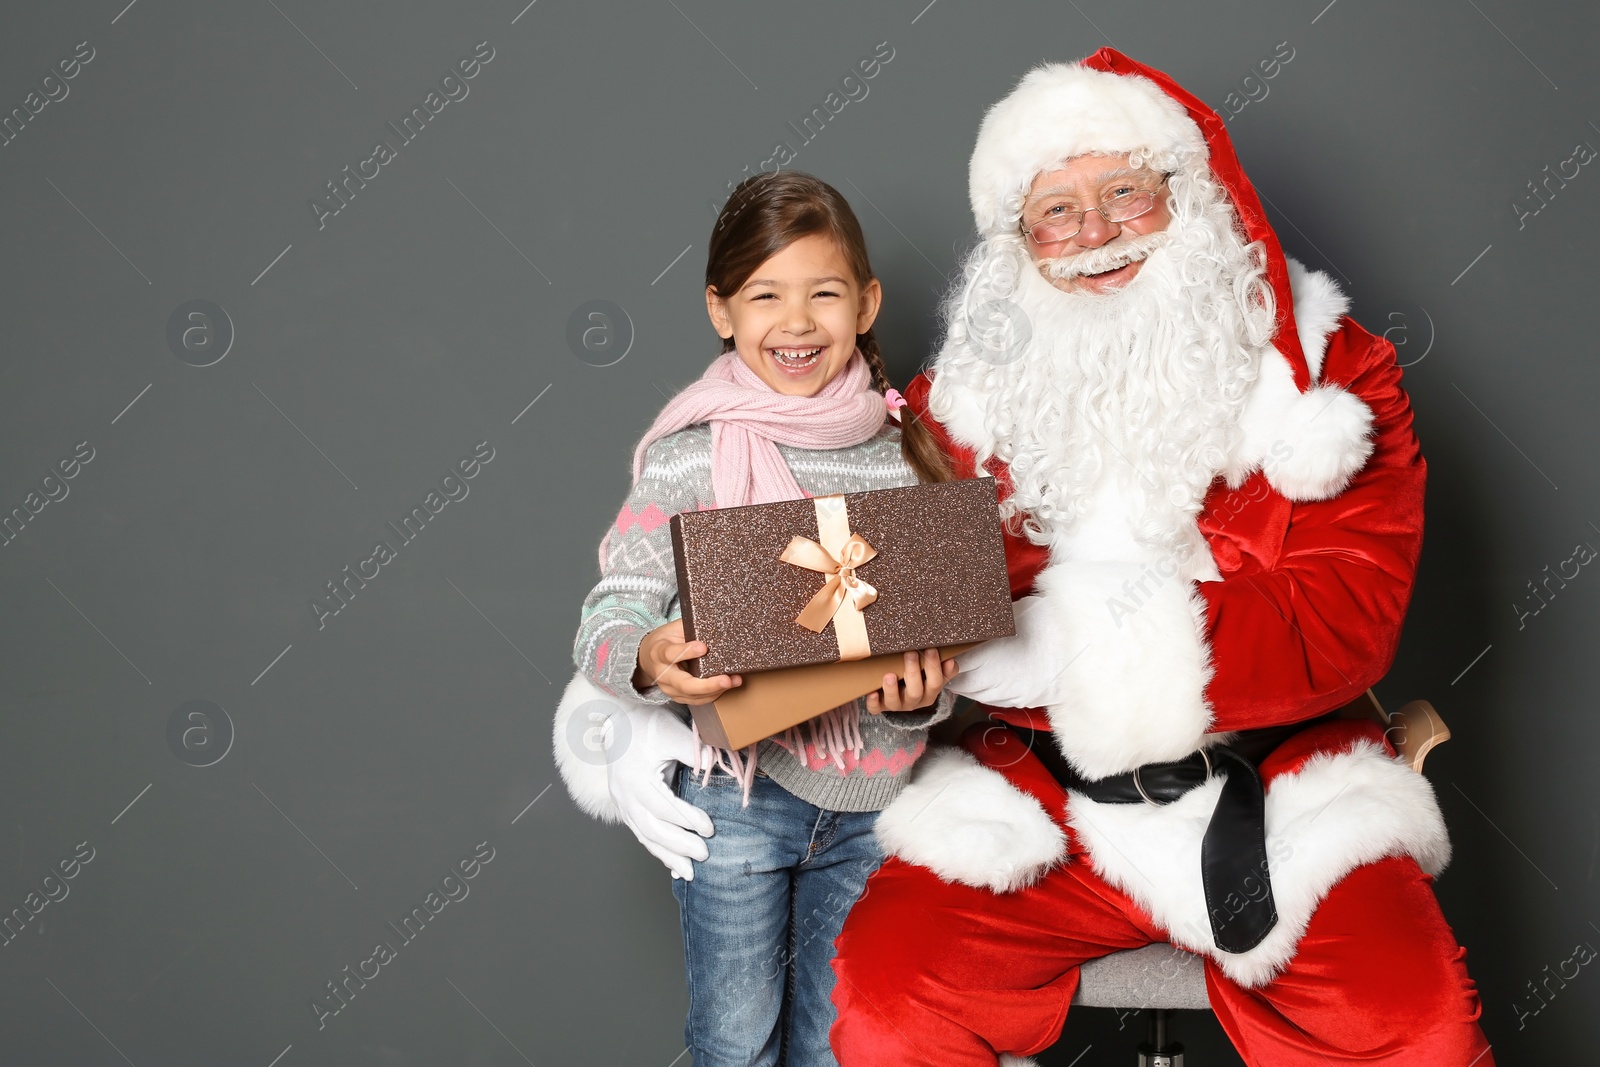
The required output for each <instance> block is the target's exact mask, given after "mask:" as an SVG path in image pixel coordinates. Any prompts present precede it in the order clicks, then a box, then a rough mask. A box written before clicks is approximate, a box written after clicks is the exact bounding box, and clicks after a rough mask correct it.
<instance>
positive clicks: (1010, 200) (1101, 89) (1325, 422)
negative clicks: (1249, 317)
mask: <svg viewBox="0 0 1600 1067" xmlns="http://www.w3.org/2000/svg"><path fill="white" fill-rule="evenodd" d="M1140 149H1142V150H1145V151H1154V152H1160V153H1168V152H1177V153H1179V154H1180V155H1188V156H1191V157H1194V158H1196V159H1197V160H1199V161H1201V162H1204V163H1205V165H1206V166H1207V167H1208V168H1209V169H1210V171H1211V173H1212V175H1213V176H1214V177H1215V178H1216V179H1217V181H1218V182H1219V183H1220V184H1221V185H1222V187H1223V189H1224V190H1225V192H1226V193H1227V196H1228V199H1229V201H1230V202H1231V203H1232V205H1233V208H1234V211H1235V212H1236V213H1237V215H1238V218H1239V223H1240V225H1241V227H1242V229H1243V231H1244V238H1245V240H1246V241H1250V242H1254V241H1259V242H1261V243H1262V245H1263V246H1265V248H1266V253H1267V256H1266V266H1267V283H1268V285H1270V286H1271V288H1272V292H1273V296H1274V303H1275V306H1276V330H1275V333H1274V335H1273V345H1274V347H1275V348H1276V349H1277V351H1278V352H1279V354H1280V355H1281V356H1282V357H1283V358H1282V360H1281V361H1274V360H1267V361H1265V363H1264V364H1263V366H1262V368H1261V375H1260V377H1259V378H1258V380H1257V382H1256V384H1255V386H1254V388H1253V391H1252V394H1251V398H1250V402H1249V404H1248V405H1247V407H1246V410H1245V413H1244V415H1243V417H1242V419H1241V425H1242V426H1243V429H1244V441H1243V443H1242V444H1241V446H1240V449H1239V450H1238V453H1237V454H1236V455H1235V456H1233V457H1231V462H1230V465H1229V469H1228V470H1227V471H1226V474H1227V477H1228V480H1229V482H1230V483H1232V484H1233V485H1235V486H1237V485H1238V484H1240V483H1242V482H1243V480H1244V478H1245V477H1246V476H1247V475H1248V474H1249V473H1250V472H1251V471H1253V470H1254V469H1256V468H1257V467H1263V468H1264V471H1265V473H1266V476H1267V479H1268V481H1269V482H1271V483H1272V485H1273V486H1274V488H1276V489H1278V491H1279V492H1281V493H1283V494H1284V495H1285V496H1287V497H1289V498H1290V499H1292V500H1320V499H1325V498H1327V497H1331V496H1334V495H1337V494H1338V493H1339V492H1340V491H1342V490H1343V489H1344V487H1345V485H1346V484H1347V483H1348V482H1349V480H1350V478H1351V477H1352V476H1353V475H1354V474H1355V472H1356V471H1358V470H1360V469H1361V466H1362V464H1364V463H1365V462H1366V459H1367V456H1368V455H1370V454H1371V451H1372V444H1371V441H1370V433H1371V425H1372V413H1371V411H1370V410H1368V408H1367V407H1366V405H1365V404H1363V403H1362V402H1361V401H1360V400H1359V399H1357V398H1356V397H1354V396H1352V395H1350V394H1349V393H1347V392H1345V391H1344V390H1342V389H1340V388H1338V387H1337V386H1330V385H1326V384H1319V383H1318V382H1317V378H1318V376H1319V372H1320V370H1321V363H1322V357H1323V355H1324V351H1325V346H1326V343H1327V338H1328V336H1329V334H1330V333H1331V332H1332V330H1334V329H1335V328H1337V326H1338V324H1339V321H1340V319H1341V318H1342V317H1343V314H1344V312H1345V310H1346V308H1347V307H1348V301H1347V300H1346V299H1345V297H1344V296H1343V294H1342V293H1340V292H1339V290H1338V288H1337V287H1336V286H1335V285H1334V284H1333V282H1332V281H1331V279H1328V278H1327V277H1326V276H1325V275H1321V274H1316V273H1312V272H1308V271H1305V270H1304V269H1303V268H1300V267H1299V264H1294V265H1293V268H1291V264H1290V262H1289V261H1288V260H1287V259H1286V257H1285V256H1284V252H1283V247H1282V245H1280V244H1279V242H1278V235H1277V234H1276V233H1275V232H1274V231H1273V229H1272V227H1271V226H1270V225H1269V224H1268V222H1267V218H1266V213H1265V212H1264V211H1263V210H1262V207H1261V200H1260V198H1259V197H1258V196H1257V195H1256V191H1255V189H1254V187H1252V186H1251V184H1250V182H1249V179H1247V178H1246V177H1245V175H1244V170H1243V168H1242V167H1240V165H1239V158H1238V156H1237V155H1236V154H1235V153H1234V150H1233V142H1232V141H1231V140H1230V139H1229V137H1228V131H1227V128H1226V127H1225V126H1224V124H1223V121H1222V119H1221V117H1220V116H1218V115H1217V113H1216V112H1215V111H1213V110H1212V109H1211V108H1210V107H1208V106H1207V105H1206V104H1205V103H1204V102H1202V101H1201V100H1200V99H1199V98H1198V97H1195V96H1194V95H1192V94H1191V93H1189V92H1188V91H1187V90H1185V89H1184V88H1183V87H1182V86H1180V85H1178V84H1177V83H1176V82H1174V81H1173V80H1172V79H1171V78H1169V77H1168V76H1167V75H1165V74H1163V73H1162V72H1161V71H1158V70H1155V69H1154V68H1151V67H1147V66H1145V65H1144V64H1142V63H1138V62H1135V61H1134V60H1131V59H1129V58H1128V57H1127V56H1125V55H1123V54H1122V53H1121V52H1118V51H1117V50H1115V49H1113V48H1102V49H1100V50H1099V51H1098V52H1096V53H1095V54H1094V55H1092V56H1090V57H1089V58H1087V59H1085V60H1083V61H1081V62H1078V63H1048V64H1044V65H1042V66H1039V67H1035V68H1034V69H1033V70H1031V71H1029V72H1028V73H1027V74H1026V75H1025V76H1024V77H1023V78H1022V80H1021V82H1019V83H1018V85H1017V87H1016V88H1015V89H1014V90H1012V92H1011V93H1010V94H1009V95H1007V96H1006V97H1005V98H1004V99H1002V100H1001V101H999V102H998V103H996V104H995V105H994V106H993V107H991V108H990V109H989V111H988V112H987V114H985V115H984V119H983V124H982V126H981V127H980V128H979V131H978V141H977V145H976V146H975V147H974V149H973V152H972V161H971V164H970V166H969V168H968V192H969V195H970V198H971V201H972V212H973V217H974V219H975V221H976V222H977V225H978V229H979V231H980V232H981V233H982V234H983V235H984V236H985V237H1000V236H1003V235H1010V234H1016V232H1017V230H1016V226H1017V219H1018V216H1019V214H1020V211H1021V204H1022V197H1023V195H1024V194H1025V193H1026V191H1027V188H1028V186H1029V185H1030V184H1031V183H1032V181H1033V178H1034V177H1035V176H1036V175H1037V174H1039V173H1040V172H1042V171H1045V170H1049V169H1051V168H1053V167H1054V166H1056V165H1058V164H1060V163H1061V162H1062V161H1063V160H1066V159H1070V158H1072V157H1074V156H1079V155H1085V154H1097V155H1115V154H1121V153H1126V152H1132V151H1135V150H1140ZM1291 273H1293V275H1294V278H1293V282H1294V284H1291ZM1297 297H1298V298H1299V301H1300V302H1299V307H1298V308H1297V306H1296V298H1297ZM1297 310H1298V311H1299V312H1300V318H1301V319H1302V320H1304V321H1301V322H1300V323H1298V324H1297V322H1296V311H1297Z"/></svg>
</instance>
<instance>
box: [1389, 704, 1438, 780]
mask: <svg viewBox="0 0 1600 1067" xmlns="http://www.w3.org/2000/svg"><path fill="white" fill-rule="evenodd" d="M1384 732H1385V734H1386V735H1387V736H1388V738H1389V743H1390V744H1391V745H1393V746H1394V750H1395V752H1397V753H1399V755H1400V758H1401V759H1403V760H1405V761H1406V763H1408V764H1410V766H1411V769H1412V770H1414V771H1416V772H1417V773H1418V774H1421V773H1422V761H1423V760H1424V759H1426V758H1427V755H1428V753H1429V752H1431V751H1433V748H1434V746H1435V745H1441V744H1443V743H1444V742H1446V741H1448V740H1450V727H1448V726H1446V725H1445V724H1444V719H1442V718H1440V717H1439V713H1438V712H1437V711H1435V710H1434V708H1433V705H1432V704H1430V703H1428V702H1427V701H1426V700H1413V701H1412V702H1411V703H1409V704H1407V705H1406V706H1405V707H1403V708H1401V709H1400V710H1399V711H1397V712H1395V713H1394V714H1393V715H1391V716H1389V726H1388V729H1387V730H1385V731H1384Z"/></svg>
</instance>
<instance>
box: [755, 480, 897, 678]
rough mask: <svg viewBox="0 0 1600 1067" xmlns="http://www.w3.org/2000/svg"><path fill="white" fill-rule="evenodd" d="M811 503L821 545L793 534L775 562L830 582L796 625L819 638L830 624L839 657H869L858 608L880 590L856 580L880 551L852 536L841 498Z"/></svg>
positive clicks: (816, 499) (796, 618)
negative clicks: (820, 574) (859, 572)
mask: <svg viewBox="0 0 1600 1067" xmlns="http://www.w3.org/2000/svg"><path fill="white" fill-rule="evenodd" d="M812 503H813V505H814V506H815V507H816V511H817V535H818V537H820V538H821V540H822V543H821V544H820V545H819V544H818V543H817V542H816V541H813V540H811V539H810V538H807V537H801V536H799V535H798V534H796V535H795V536H794V537H792V538H790V539H789V544H788V547H786V548H785V549H784V550H783V552H782V553H781V554H780V555H779V556H778V558H779V559H780V560H782V561H783V562H785V563H792V564H794V565H795V566H797V567H804V568H805V569H806V570H810V571H818V572H820V573H822V574H826V575H827V576H828V580H827V581H826V582H824V583H823V586H822V588H821V589H820V590H818V591H817V593H816V595H815V596H813V597H812V598H811V600H810V601H809V602H808V603H807V604H806V606H805V607H804V608H802V609H801V611H800V614H799V615H796V616H795V620H794V621H795V622H798V623H799V624H800V625H801V626H804V627H805V628H806V629H808V630H810V631H811V632H812V633H821V632H822V631H823V630H824V629H825V628H826V627H827V625H828V623H829V622H830V621H831V622H832V623H833V635H834V637H835V638H837V639H838V641H839V658H840V659H841V660H852V659H866V658H867V657H868V656H870V655H872V643H871V642H870V641H868V640H867V624H866V621H865V620H864V619H863V618H862V616H861V609H862V608H865V607H867V606H868V605H869V604H872V603H873V602H874V601H876V600H877V599H878V590H877V589H875V588H873V586H872V584H871V583H870V582H867V581H865V580H863V579H862V578H861V577H860V576H859V575H857V574H856V568H857V567H859V566H861V565H862V564H863V563H865V562H867V561H868V560H870V559H872V558H873V557H874V556H876V555H877V554H878V550H877V549H875V548H873V547H872V546H871V545H870V544H868V543H867V541H866V538H864V537H862V536H861V535H860V534H855V533H851V532H850V518H849V515H848V514H846V512H845V506H844V497H843V496H842V495H839V494H834V495H832V496H819V497H814V498H813V499H812Z"/></svg>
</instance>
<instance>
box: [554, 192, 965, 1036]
mask: <svg viewBox="0 0 1600 1067" xmlns="http://www.w3.org/2000/svg"><path fill="white" fill-rule="evenodd" d="M881 292H882V290H881V286H880V285H879V283H878V281H877V279H876V278H874V277H873V275H872V268H871V265H870V264H869V262H868V259H867V249H866V242H865V239H864V238H863V237H862V234H861V226H860V224H859V222H857V220H856V217H855V214H854V212H852V211H851V210H850V206H849V204H847V203H846V202H845V200H844V198H843V197H841V196H840V195H839V193H838V192H837V191H836V190H835V189H834V188H833V187H832V186H830V185H828V184H826V183H825V182H822V181H819V180H818V179H816V178H813V177H811V176H810V175H806V174H799V173H795V172H780V173H776V174H761V175H757V176H755V177H752V178H750V179H748V180H746V181H745V182H743V183H742V184H741V185H740V186H739V187H738V188H737V189H735V190H734V193H733V195H732V196H731V197H730V198H729V200H728V203H727V204H726V205H725V206H724V207H723V209H722V212H721V214H720V216H719V217H718V219H717V222H716V225H715V227H714V229H713V231H712V236H711V242H710V250H709V254H708V257H707V262H706V309H707V311H708V313H709V314H710V316H711V322H712V325H713V326H714V327H715V328H716V331H717V333H718V335H720V336H721V338H722V355H721V356H719V357H718V358H717V359H716V360H715V361H713V362H712V364H711V366H710V367H709V368H708V369H707V370H706V372H705V375H704V376H703V377H702V378H701V379H699V380H698V381H696V382H694V383H692V384H690V385H689V386H688V387H687V388H686V389H684V390H683V391H682V392H680V393H679V394H678V395H677V396H676V397H675V398H674V399H673V400H672V402H671V403H669V404H668V405H667V407H666V409H665V410H664V411H663V412H662V413H661V414H660V416H658V417H657V418H656V420H655V423H654V424H653V425H652V426H651V427H650V430H649V432H647V433H646V434H645V437H644V439H643V440H642V441H641V442H640V443H639V446H638V449H637V450H636V452H635V453H634V459H633V478H634V487H633V492H632V493H631V494H630V495H629V497H628V500H627V503H626V504H624V505H623V507H622V510H621V511H620V512H619V513H618V516H617V520H616V522H615V523H614V524H613V526H612V528H611V529H610V530H608V531H607V533H606V536H605V539H604V540H603V542H602V543H601V546H600V569H601V572H602V575H603V577H602V578H601V581H600V583H599V584H598V585H596V586H595V587H594V591H593V592H591V593H590V594H589V596H588V598H587V599H586V600H585V601H584V604H583V623H582V627H581V628H580V630H579V632H578V636H577V640H576V642H575V645H574V649H573V658H574V660H575V662H576V663H577V665H578V668H579V670H580V671H581V672H582V674H583V675H585V676H587V678H588V679H589V680H590V681H592V682H593V683H594V685H596V686H598V687H599V688H600V689H601V690H603V691H604V692H605V693H606V694H607V695H609V696H611V697H613V698H616V699H617V702H618V703H619V704H620V705H622V706H623V707H624V708H625V709H626V715H627V719H628V723H629V725H628V727H627V731H628V732H627V741H628V743H627V745H626V746H623V745H621V744H619V743H617V741H616V738H615V737H613V745H614V747H615V748H618V749H622V748H625V749H626V751H623V752H621V753H618V754H617V755H615V756H609V755H608V756H607V757H606V758H607V760H608V766H607V772H608V775H609V779H608V787H609V790H610V793H611V796H612V798H614V800H615V802H616V811H617V813H618V816H619V817H620V818H621V819H622V820H623V821H624V822H627V823H628V825H629V826H630V828H632V829H633V830H634V833H635V834H636V835H638V836H639V838H640V840H641V841H642V842H643V843H644V844H645V845H646V847H647V848H649V849H650V851H651V852H652V853H653V854H655V855H656V856H657V857H658V858H661V859H662V860H663V861H664V862H666V863H667V865H668V866H669V867H670V868H672V870H673V879H674V880H673V892H674V894H675V896H676V897H677V900H678V905H679V913H680V916H681V919H682V926H683V943H684V963H685V969H686V971H687V975H688V985H689V1014H688V1019H687V1021H686V1023H685V1025H684V1041H685V1043H686V1044H687V1045H688V1046H689V1048H690V1050H691V1051H692V1053H693V1056H694V1063H695V1067H723V1065H732V1064H738V1065H741V1067H744V1065H757V1064H759V1065H771V1064H777V1063H786V1064H789V1065H791V1067H818V1065H823V1064H830V1065H831V1064H835V1060H834V1057H833V1054H832V1052H831V1051H830V1049H829V1045H828V1029H829V1027H830V1026H831V1025H832V1023H833V1019H834V1009H833V1005H832V1002H831V1000H830V997H831V994H832V991H833V984H834V973H833V969H832V967H831V966H830V963H831V961H832V959H833V943H834V939H835V938H836V937H837V936H838V933H839V930H840V928H841V927H842V926H843V924H844V917H845V913H846V912H847V911H848V910H849V909H850V906H851V905H852V904H853V903H854V902H855V900H856V898H857V897H859V896H860V895H861V891H862V886H863V885H864V883H865V882H866V879H867V876H868V875H870V874H871V873H872V872H873V871H874V870H876V869H877V867H878V866H879V864H880V863H881V862H882V860H883V855H882V853H881V851H880V850H879V847H878V845H877V842H876V840H875V839H874V837H873V823H874V821H875V819H876V815H877V812H878V811H879V810H881V809H882V808H883V807H885V806H886V805H887V804H888V803H889V802H890V801H891V800H892V799H894V797H895V796H896V795H898V793H899V792H900V790H901V789H902V788H903V787H904V786H905V784H906V780H907V776H908V774H909V772H910V769H911V765H912V763H913V762H915V760H916V759H917V757H918V756H920V755H921V754H922V752H923V749H924V748H925V746H926V743H927V734H928V727H929V726H931V725H932V724H934V723H936V722H939V721H940V720H942V719H944V718H946V717H947V716H948V715H949V714H950V705H951V703H952V702H953V694H951V693H949V692H946V691H945V690H944V685H945V681H946V680H947V679H948V678H950V677H953V676H954V674H955V672H956V665H955V661H954V660H945V661H944V662H942V663H941V662H940V660H939V655H938V650H937V649H925V650H923V651H922V652H921V653H917V652H907V653H906V655H905V667H906V669H905V671H904V673H905V677H906V680H905V683H904V684H903V686H902V684H901V682H900V681H899V679H898V678H897V677H896V676H895V675H893V674H886V675H885V676H884V678H883V683H884V684H883V688H882V690H881V691H877V692H873V693H871V694H869V695H868V696H866V697H865V698H862V699H859V700H855V701H852V702H851V703H849V704H845V705H842V706H841V707H839V708H835V709H834V710H833V711H831V712H828V713H827V714H826V715H824V716H821V717H820V718H818V719H814V720H812V721H811V722H810V723H808V724H804V725H803V726H802V727H799V728H796V729H792V730H790V731H788V732H787V734H785V735H784V736H782V737H777V738H771V739H768V740H766V741H762V742H760V743H759V744H757V745H752V746H750V747H749V748H747V749H745V750H743V751H742V752H729V751H726V750H720V751H719V750H713V749H711V748H709V747H708V746H705V745H703V744H702V743H701V742H700V739H699V735H698V733H695V732H694V731H693V730H692V728H691V727H690V726H689V725H687V724H686V721H685V720H686V718H687V709H686V708H684V707H682V705H685V704H704V703H709V702H710V701H712V700H714V699H716V697H717V696H718V695H720V694H721V693H722V692H724V691H725V690H726V689H728V688H730V687H732V686H735V685H739V684H740V683H741V681H742V679H740V678H739V677H738V676H737V675H718V676H716V677H712V678H704V679H701V678H695V677H694V676H692V675H690V674H689V673H688V672H687V671H685V670H684V669H683V668H682V667H680V666H678V664H679V663H680V662H681V661H683V660H685V659H690V658H693V657H695V656H699V655H703V654H704V653H705V652H706V645H705V644H704V643H703V642H699V641H694V642H686V641H685V640H684V633H683V620H682V616H681V608H680V606H679V604H678V596H677V585H676V580H675V575H674V570H673V557H672V545H671V539H670V535H669V526H668V521H667V520H668V519H669V518H670V517H671V516H672V515H673V514H675V513H677V512H680V511H690V510H695V509H706V508H713V507H733V506H737V505H741V504H757V503H767V502H770V501H775V500H794V499H799V498H801V497H812V496H822V495H825V494H831V493H850V492H861V491H865V490H871V489H888V488H891V487H895V486H903V485H912V484H915V483H916V482H918V481H919V480H930V481H931V480H938V479H939V478H940V477H941V474H940V473H939V467H938V466H936V465H934V464H935V463H936V461H932V460H930V459H928V458H926V457H929V456H930V454H931V450H935V449H936V446H934V445H933V443H932V442H931V440H930V439H929V438H928V435H927V432H926V431H923V430H921V428H920V427H915V426H904V427H902V426H899V425H897V420H898V414H897V413H896V414H895V415H894V416H893V417H892V418H891V416H890V412H891V411H896V412H897V409H898V406H899V405H903V404H904V403H905V402H904V400H901V399H899V394H898V393H897V392H895V391H894V390H893V389H889V388H888V379H887V377H886V375H885V373H884V369H883V363H882V360H881V358H880V356H879V354H878V345H877V341H876V340H875V339H874V338H873V335H872V322H873V319H874V318H875V317H876V316H877V313H878V305H879V301H880V298H881ZM919 475H920V479H919ZM611 728H612V729H613V730H615V727H614V726H613V727H611ZM557 744H558V748H559V746H560V744H561V740H560V738H558V739H557ZM680 760H681V762H680ZM663 775H665V781H664V780H663ZM667 782H670V785H671V794H670V795H667V794H666V784H667ZM691 831H693V832H691Z"/></svg>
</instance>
